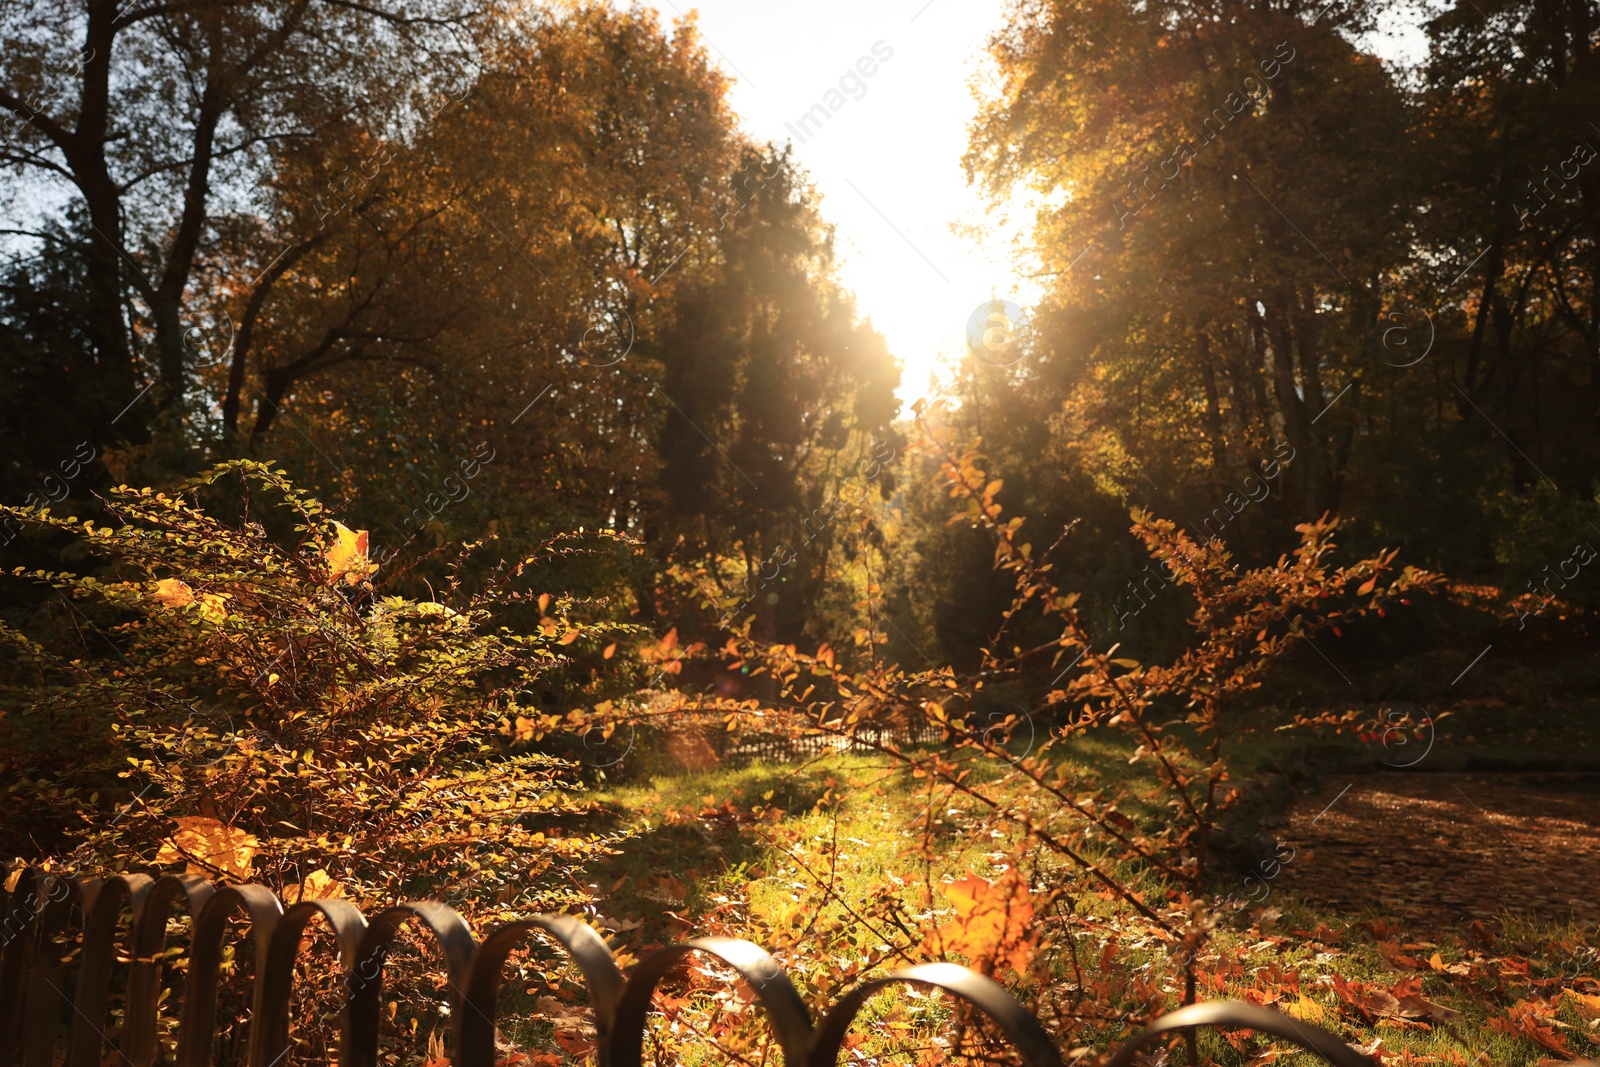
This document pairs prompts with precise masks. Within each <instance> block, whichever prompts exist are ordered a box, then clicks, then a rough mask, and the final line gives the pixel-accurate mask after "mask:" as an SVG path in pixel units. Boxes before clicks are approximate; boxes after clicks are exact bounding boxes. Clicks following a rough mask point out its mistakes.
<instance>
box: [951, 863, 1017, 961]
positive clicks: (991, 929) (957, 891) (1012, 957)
mask: <svg viewBox="0 0 1600 1067" xmlns="http://www.w3.org/2000/svg"><path fill="white" fill-rule="evenodd" d="M944 895H945V896H946V897H947V898H948V899H949V901H950V903H951V904H952V905H954V906H955V909H956V917H955V918H954V919H952V920H951V921H950V922H948V923H946V924H944V925H943V926H941V927H940V928H939V930H938V932H937V933H938V938H937V940H938V944H939V946H940V948H942V950H943V951H947V952H959V953H961V955H963V956H965V957H967V959H969V960H971V961H973V962H974V963H975V964H977V965H978V966H979V967H982V968H984V969H987V968H988V966H989V965H990V964H1000V963H1005V964H1009V965H1010V966H1011V968H1012V969H1013V970H1015V971H1016V972H1017V973H1018V974H1026V973H1027V971H1028V966H1029V964H1031V963H1032V962H1033V951H1034V946H1035V945H1036V943H1037V941H1038V937H1037V935H1036V934H1033V933H1031V932H1030V931H1029V927H1030V926H1031V925H1032V923H1033V901H1032V900H1031V899H1030V898H1029V895H1028V887H1027V885H1026V884H1025V883H1024V882H1023V880H1022V879H1021V878H1020V877H1019V876H1018V875H1017V873H1016V872H1015V871H1009V872H1007V873H1006V875H1005V877H1003V878H1002V879H1001V880H1000V881H999V882H990V881H988V880H987V879H984V878H979V877H978V876H977V875H975V874H969V875H966V876H964V877H962V878H958V879H956V880H955V881H953V882H951V883H949V884H948V885H946V886H945V887H944Z"/></svg>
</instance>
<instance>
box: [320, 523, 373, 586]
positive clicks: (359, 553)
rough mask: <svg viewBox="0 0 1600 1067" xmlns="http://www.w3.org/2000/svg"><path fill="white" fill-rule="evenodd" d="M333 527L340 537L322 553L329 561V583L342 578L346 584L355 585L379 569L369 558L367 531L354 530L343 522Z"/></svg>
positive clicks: (333, 583)
mask: <svg viewBox="0 0 1600 1067" xmlns="http://www.w3.org/2000/svg"><path fill="white" fill-rule="evenodd" d="M333 529H334V533H335V534H336V535H337V537H338V539H337V540H336V541H335V542H334V543H333V544H331V545H329V546H328V549H327V551H325V552H324V553H323V554H322V558H323V559H325V560H326V561H327V563H328V584H329V585H336V584H338V581H339V579H340V578H343V579H344V581H345V584H346V585H355V584H356V583H357V582H360V581H361V580H363V579H365V578H368V577H370V576H371V575H372V574H373V573H374V572H376V571H377V569H378V568H377V567H376V566H374V565H373V564H372V563H371V561H369V560H368V559H367V531H365V530H352V529H350V528H349V527H348V526H346V525H345V524H344V523H342V522H335V523H334V524H333Z"/></svg>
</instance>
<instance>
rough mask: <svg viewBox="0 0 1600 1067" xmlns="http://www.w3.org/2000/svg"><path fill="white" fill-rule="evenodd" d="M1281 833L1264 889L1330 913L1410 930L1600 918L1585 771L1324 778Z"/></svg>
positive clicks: (1596, 850) (1598, 855)
mask: <svg viewBox="0 0 1600 1067" xmlns="http://www.w3.org/2000/svg"><path fill="white" fill-rule="evenodd" d="M1278 836H1279V838H1280V840H1281V841H1283V842H1284V843H1285V844H1288V845H1290V846H1292V847H1293V848H1294V850H1295V851H1294V854H1293V859H1292V860H1291V861H1290V862H1288V863H1286V864H1284V865H1283V867H1282V869H1281V870H1280V871H1279V872H1278V874H1277V877H1276V878H1274V879H1272V881H1271V883H1270V884H1272V885H1273V886H1274V887H1275V888H1277V889H1280V890H1282V891H1284V892H1286V893H1289V894H1292V895H1295V896H1298V897H1300V898H1301V899H1303V900H1306V901H1307V902H1310V903H1315V904H1319V905H1322V906H1325V907H1329V908H1333V909H1336V910H1339V911H1345V912H1352V913H1355V912H1365V911H1369V910H1375V911H1377V912H1378V913H1380V914H1382V915H1385V916H1389V917H1393V918H1396V919H1399V920H1402V921H1406V922H1407V924H1408V925H1413V924H1414V925H1415V926H1417V927H1419V928H1429V927H1432V928H1437V927H1446V926H1454V925H1457V924H1463V923H1469V922H1471V921H1472V920H1474V919H1489V918H1492V917H1494V916H1497V915H1500V914H1502V913H1503V912H1506V911H1512V912H1518V913H1522V914H1527V915H1531V916H1537V917H1539V918H1543V919H1548V920H1557V921H1559V920H1565V919H1574V920H1577V921H1579V922H1581V923H1584V924H1586V925H1587V924H1592V923H1597V922H1600V893H1596V891H1595V887H1596V886H1600V778H1596V777H1595V776H1592V775H1573V774H1423V773H1406V774H1402V773H1389V774H1371V775H1352V776H1347V777H1329V778H1326V779H1324V780H1323V782H1322V786H1321V789H1320V790H1319V791H1318V792H1317V793H1316V794H1315V795H1312V796H1308V797H1304V798H1302V799H1301V800H1300V802H1299V803H1297V804H1296V805H1295V806H1294V807H1293V809H1292V810H1291V811H1290V812H1289V814H1288V819H1287V825H1286V826H1284V827H1281V828H1279V830H1278ZM1257 892H1259V890H1257Z"/></svg>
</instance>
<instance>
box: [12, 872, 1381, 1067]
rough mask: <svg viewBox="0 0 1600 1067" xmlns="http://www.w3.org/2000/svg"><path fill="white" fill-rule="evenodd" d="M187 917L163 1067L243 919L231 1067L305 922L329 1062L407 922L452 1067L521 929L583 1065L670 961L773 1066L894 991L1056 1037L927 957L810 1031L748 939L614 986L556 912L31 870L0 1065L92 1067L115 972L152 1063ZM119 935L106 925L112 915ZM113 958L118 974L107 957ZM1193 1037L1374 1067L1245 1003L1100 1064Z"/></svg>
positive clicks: (276, 1022) (615, 1057)
mask: <svg viewBox="0 0 1600 1067" xmlns="http://www.w3.org/2000/svg"><path fill="white" fill-rule="evenodd" d="M180 906H181V907H182V908H183V909H184V910H186V911H187V913H188V914H189V915H190V916H192V917H193V918H192V923H191V926H190V932H191V937H190V943H189V957H188V958H189V963H188V973H187V976H186V978H185V984H184V988H183V996H182V1007H181V1014H180V1016H179V1021H178V1039H177V1053H176V1059H177V1067H210V1063H211V1056H212V1038H213V1035H214V1033H215V1031H216V1024H217V1019H216V1008H217V988H218V981H219V977H220V974H221V968H222V963H223V938H224V935H225V933H226V932H227V927H228V922H229V920H230V919H232V918H235V917H238V918H242V919H246V920H248V921H249V924H250V926H249V936H250V941H251V946H252V950H253V953H254V968H253V971H252V973H253V975H254V987H253V990H252V993H251V1000H250V1019H249V1036H248V1044H247V1048H246V1060H245V1064H246V1067H280V1065H283V1064H285V1063H286V1061H287V1060H288V1058H289V1054H290V1050H291V1044H290V1036H289V1024H290V1018H289V1015H290V1012H289V1004H290V994H291V992H292V988H291V987H292V985H293V982H294V973H295V972H294V968H295V963H296V957H297V956H298V955H299V952H300V946H301V941H302V938H303V936H304V934H305V933H306V930H307V926H308V924H310V923H312V922H313V921H314V920H316V919H319V918H320V919H322V920H324V921H325V922H326V923H327V925H328V926H329V927H330V928H331V930H332V932H333V934H334V936H335V937H336V939H337V941H338V944H339V957H340V965H341V967H342V969H343V974H344V988H345V990H346V994H347V995H346V997H345V1000H344V1004H343V1007H342V1008H341V1010H340V1013H339V1067H377V1064H378V1036H379V1035H378V1025H379V1004H380V1001H379V993H380V991H381V988H382V983H383V965H384V961H385V959H386V958H387V957H388V955H389V952H390V947H391V946H392V945H393V944H394V941H395V939H396V937H397V936H398V935H399V934H400V932H401V929H402V927H404V926H405V925H406V924H407V923H417V924H419V925H420V927H421V928H424V929H426V930H428V931H430V932H431V933H432V935H433V939H434V940H435V941H436V942H437V944H438V947H439V951H440V955H441V956H442V959H443V964H444V971H445V974H446V977H447V979H448V982H449V986H448V988H449V1000H450V1009H451V1010H450V1016H449V1017H450V1041H449V1045H448V1048H449V1054H450V1058H451V1061H452V1063H453V1064H454V1065H455V1067H494V1063H495V1001H496V995H497V993H498V992H499V987H500V979H501V968H502V966H503V965H504V964H505V962H506V959H507V957H508V956H509V955H510V953H511V952H512V951H513V950H515V949H516V948H517V947H518V946H519V945H521V944H522V943H523V941H524V940H525V938H527V936H528V935H529V934H530V933H532V932H533V931H536V930H541V931H544V932H545V933H547V934H549V935H550V936H551V937H553V938H554V939H555V940H556V941H557V942H559V943H560V944H561V946H562V947H563V948H564V949H565V950H566V952H567V954H568V955H569V956H570V957H571V958H572V959H573V961H574V962H575V963H576V964H577V965H578V968H579V970H580V971H581V972H582V974H583V978H584V981H585V983H586V984H587V986H588V990H589V1002H590V1007H591V1009H592V1010H593V1012H594V1020H595V1029H596V1034H597V1037H598V1044H597V1055H598V1062H599V1067H640V1064H641V1057H642V1053H643V1042H644V1035H645V1029H646V1023H647V1017H648V1015H649V1012H650V1007H651V1000H652V997H653V995H654V992H655V988H656V985H657V983H659V982H660V981H661V980H662V978H664V977H665V976H666V975H667V973H668V972H669V971H670V970H671V969H672V968H673V966H674V965H675V964H676V963H678V962H679V961H680V960H681V959H683V958H684V957H685V956H687V955H689V954H690V953H695V952H700V953H705V954H708V955H710V956H714V957H716V958H717V959H719V960H721V961H722V962H724V963H726V964H727V965H728V966H730V967H731V968H732V969H733V970H734V971H736V972H737V973H738V974H739V975H741V976H742V977H743V978H744V979H745V981H747V982H748V983H749V984H750V987H751V988H752V989H753V990H754V991H755V994H756V997H757V999H758V1000H759V1001H760V1003H761V1005H762V1006H763V1007H764V1008H765V1009H766V1014H767V1018H768V1020H769V1022H770V1024H771V1027H772V1030H773V1032H774V1035H775V1037H776V1039H777V1044H778V1046H779V1048H780V1049H781V1051H782V1055H783V1063H784V1067H835V1065H836V1064H837V1063H838V1060H839V1053H840V1049H841V1048H842V1047H843V1045H844V1042H845V1038H846V1036H847V1035H848V1032H849V1030H850V1027H851V1025H852V1023H853V1022H854V1020H855V1017H856V1014H857V1012H859V1011H860V1010H861V1008H862V1007H863V1005H865V1004H866V1002H867V1000H868V999H869V998H870V997H871V996H872V995H873V994H874V993H876V992H877V991H878V990H880V989H882V988H884V987H885V986H888V985H891V984H895V983H912V984H917V985H923V986H932V987H935V988H938V989H941V990H943V991H945V992H946V993H949V994H951V995H953V996H955V997H958V998H960V999H962V1000H965V1001H967V1002H968V1003H970V1004H971V1005H972V1006H973V1007H975V1008H976V1009H977V1010H978V1011H980V1012H982V1013H983V1014H985V1015H987V1016H988V1017H989V1018H990V1019H991V1020H992V1021H993V1022H994V1023H995V1024H996V1025H997V1026H998V1027H999V1029H1000V1031H1001V1032H1002V1033H1004V1035H1005V1036H1006V1038H1007V1039H1008V1040H1009V1041H1010V1043H1011V1044H1012V1045H1013V1047H1014V1048H1015V1049H1016V1051H1017V1053H1018V1054H1019V1056H1020V1058H1021V1059H1022V1061H1023V1063H1024V1064H1025V1065H1026V1067H1062V1061H1061V1057H1060V1054H1059V1053H1058V1052H1057V1050H1056V1043H1055V1041H1054V1040H1052V1038H1051V1036H1050V1035H1049V1034H1048V1033H1047V1032H1046V1031H1045V1030H1044V1028H1043V1026H1042V1025H1041V1024H1040V1023H1039V1021H1038V1020H1037V1019H1036V1018H1035V1017H1034V1016H1033V1015H1032V1014H1031V1013H1030V1012H1029V1011H1028V1010H1027V1009H1026V1008H1024V1007H1023V1006H1022V1005H1021V1004H1020V1003H1018V1002H1017V1001H1016V1000H1015V999H1013V998H1012V997H1011V995H1010V994H1009V993H1007V992H1006V991H1005V989H1004V988H1002V987H1001V986H1000V985H998V984H997V983H995V982H993V981H991V980H990V979H988V978H985V977H984V976H982V975H980V974H977V973H975V972H973V971H969V970H967V969H966V968H965V967H958V966H956V965H954V964H949V963H929V964H923V965H921V966H917V967H911V968H909V969H907V970H903V971H900V972H898V973H895V974H891V975H889V976H887V977H884V978H878V979H874V980H872V981H868V982H864V983H862V984H861V985H858V986H856V987H855V988H853V989H852V990H850V991H849V992H848V993H846V994H845V995H844V997H843V998H842V999H840V1000H839V1001H838V1002H837V1003H836V1004H835V1005H834V1006H833V1008H832V1009H831V1010H830V1011H829V1012H828V1013H827V1014H826V1015H825V1016H824V1017H823V1018H822V1019H821V1021H820V1022H816V1023H813V1021H812V1019H811V1015H810V1012H809V1011H808V1010H807V1008H806V1006H805V1003H804V1002H803V1001H802V1000H801V999H800V996H799V994H798V993H797V992H796V991H795V988H794V986H793V985H792V984H791V983H790V982H789V979H788V978H787V977H786V976H785V974H784V972H783V968H782V967H781V966H779V964H778V962H777V961H776V960H775V959H773V958H772V957H771V956H769V955H767V953H766V952H764V951H762V950H761V949H760V948H758V947H757V946H755V945H753V944H751V943H750V942H748V941H739V940H735V939H733V938H725V937H706V938H698V939H695V940H692V941H686V942H683V943H682V944H678V945H673V946H670V947H668V948H663V949H659V950H657V951H655V952H653V953H651V954H649V955H647V956H645V957H644V958H643V959H641V960H640V961H639V962H638V963H637V964H636V965H635V966H634V967H633V968H632V970H631V971H630V972H629V973H628V974H627V975H623V974H622V973H621V971H619V970H618V968H617V965H616V962H615V961H614V959H613V958H612V955H611V951H610V949H609V948H607V946H606V943H605V942H604V941H603V940H601V938H600V935H599V934H597V933H596V932H595V931H594V930H593V929H592V928H591V927H589V926H587V925H586V924H584V923H583V922H581V921H579V920H577V919H574V918H572V917H570V916H550V915H543V916H535V917H533V918H529V919H524V920H521V921H517V922H508V923H502V924H500V925H499V926H496V927H494V928H493V929H491V930H490V931H489V932H488V933H487V934H486V935H485V936H484V937H483V939H482V940H481V941H480V940H477V939H476V938H474V937H473V935H472V932H471V930H470V929H469V928H468V927H467V924H466V922H465V921H464V920H463V919H462V918H461V916H460V915H459V914H457V913H456V912H455V911H454V910H453V909H451V908H449V907H447V906H445V905H443V904H439V903H435V902H431V901H420V902H417V903H409V904H401V905H398V906H396V907H391V908H385V909H383V910H382V911H379V912H377V913H376V914H374V915H372V916H370V917H368V916H365V915H363V914H362V913H361V911H360V910H358V909H357V908H356V907H355V906H354V905H353V904H350V903H348V902H346V901H343V900H315V901H304V902H301V903H298V904H294V905H291V906H289V907H285V906H284V904H283V902H282V901H280V900H279V899H278V897H277V896H275V895H274V894H273V893H272V892H271V891H269V890H268V889H266V888H265V887H263V886H259V885H238V886H218V885H213V884H211V883H210V882H208V881H206V880H205V879H203V878H198V877H193V876H184V877H177V876H172V875H167V876H163V877H159V878H151V877H148V876H146V875H139V874H132V875H119V876H117V877H113V878H104V879H101V878H88V879H79V878H75V877H70V876H60V875H54V874H50V873H47V872H45V871H41V870H37V869H29V870H26V871H24V872H23V873H22V876H21V878H20V880H19V881H18V883H17V886H16V889H15V890H14V891H13V892H11V893H6V894H4V895H3V896H0V914H3V915H4V916H5V918H4V920H3V924H4V926H3V937H4V941H3V943H0V944H3V949H0V952H3V954H0V1065H11V1064H15V1063H18V1062H19V1056H20V1062H21V1064H22V1065H23V1067H99V1064H101V1063H102V1061H103V1060H104V1057H105V1055H106V1053H107V1051H108V1050H107V1045H108V1044H109V1042H108V1039H107V1038H106V1037H105V1034H104V1028H105V1026H106V1017H107V1012H108V1008H109V1006H110V997H111V988H112V978H113V971H114V968H116V967H118V966H126V967H128V968H129V970H128V972H127V986H126V988H127V994H126V996H127V1000H126V1013H125V1016H124V1021H123V1026H122V1029H121V1032H120V1034H119V1039H118V1041H117V1042H116V1049H115V1054H116V1055H117V1057H118V1061H119V1062H120V1063H123V1064H126V1065H127V1067H153V1065H154V1064H155V1063H156V1060H157V1057H158V1055H159V1044H158V1040H157V1036H158V1034H157V1023H158V1020H157V1011H158V1007H159V1003H158V1001H159V996H160V986H161V978H162V962H163V958H164V953H165V950H166V947H167V946H166V940H167V924H168V920H169V918H171V917H172V915H173V910H174V908H175V907H180ZM125 910H127V911H129V912H131V915H132V920H131V923H129V924H127V928H126V930H122V929H121V928H122V926H123V923H122V915H123V913H124V911H125ZM75 924H77V928H79V929H81V931H82V942H81V948H80V950H79V951H78V952H77V953H75V954H73V955H75V959H70V958H69V959H68V960H63V959H62V958H61V954H60V953H58V952H53V951H50V946H52V945H53V944H54V943H55V938H57V937H58V936H60V935H63V934H65V933H68V932H70V931H72V930H74V928H75ZM123 961H129V962H123ZM69 1013H70V1019H71V1022H70V1024H69V1026H68V1028H67V1037H66V1050H65V1058H64V1059H63V1058H62V1057H61V1056H60V1055H59V1054H58V1049H57V1045H58V1040H59V1037H60V1030H61V1029H62V1026H61V1020H62V1018H63V1017H64V1016H68V1015H69ZM1202 1026H1227V1027H1246V1028H1249V1029H1253V1030H1258V1031H1263V1032H1266V1033H1270V1034H1274V1035H1276V1036H1278V1037H1281V1038H1284V1039H1286V1040H1288V1041H1291V1042H1294V1043H1295V1044H1297V1045H1300V1046H1302V1047H1304V1048H1307V1049H1310V1050H1312V1051H1314V1052H1316V1053H1318V1054H1319V1055H1321V1056H1322V1057H1323V1058H1324V1059H1326V1060H1328V1061H1330V1062H1332V1063H1334V1064H1337V1065H1338V1067H1373V1065H1372V1061H1371V1060H1369V1059H1367V1058H1366V1057H1365V1056H1362V1055H1360V1054H1359V1053H1357V1052H1355V1051H1354V1050H1353V1049H1351V1048H1350V1046H1348V1045H1346V1044H1345V1043H1344V1042H1342V1041H1340V1040H1339V1039H1338V1038H1337V1037H1335V1036H1334V1035H1332V1034H1330V1033H1328V1032H1327V1031H1325V1030H1322V1029H1319V1028H1317V1027H1315V1026H1312V1025H1309V1024H1307V1023H1302V1022H1299V1021H1297V1020H1295V1019H1293V1018H1291V1017H1290V1016H1288V1015H1284V1014H1282V1013H1280V1012H1276V1011H1270V1010H1268V1009H1265V1008H1261V1007H1257V1006H1254V1005H1250V1004H1240V1003H1233V1002H1217V1003H1206V1004H1196V1005H1192V1006H1190V1007H1187V1008H1182V1009H1180V1010H1178V1011H1175V1012H1172V1013H1171V1014H1169V1015H1165V1016H1163V1017H1161V1018H1160V1019H1158V1020H1157V1021H1156V1022H1155V1023H1154V1024H1153V1025H1152V1026H1150V1027H1149V1028H1148V1029H1147V1030H1145V1031H1144V1032H1143V1033H1142V1034H1140V1035H1139V1036H1137V1037H1135V1038H1134V1039H1133V1040H1131V1041H1128V1042H1127V1043H1125V1044H1124V1045H1122V1047H1121V1048H1119V1049H1118V1050H1117V1052H1116V1054H1115V1055H1114V1056H1112V1057H1111V1059H1110V1061H1109V1062H1108V1064H1107V1067H1127V1065H1129V1064H1130V1063H1132V1062H1133V1057H1134V1056H1135V1054H1136V1053H1137V1052H1138V1050H1139V1048H1140V1047H1141V1046H1143V1045H1144V1044H1146V1043H1148V1042H1150V1041H1153V1040H1155V1039H1156V1038H1158V1037H1160V1036H1161V1035H1162V1034H1170V1033H1173V1032H1175V1031H1184V1030H1192V1029H1193V1028H1195V1027H1202Z"/></svg>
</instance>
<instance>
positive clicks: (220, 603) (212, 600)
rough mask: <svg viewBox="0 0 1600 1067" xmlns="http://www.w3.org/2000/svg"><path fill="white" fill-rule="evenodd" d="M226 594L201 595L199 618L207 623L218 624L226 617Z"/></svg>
mask: <svg viewBox="0 0 1600 1067" xmlns="http://www.w3.org/2000/svg"><path fill="white" fill-rule="evenodd" d="M227 601H228V595H227V594H226V593H201V594H200V617H201V618H202V619H204V620H206V621H207V622H214V623H220V622H222V621H224V620H225V619H227V617H228V604H227Z"/></svg>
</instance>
